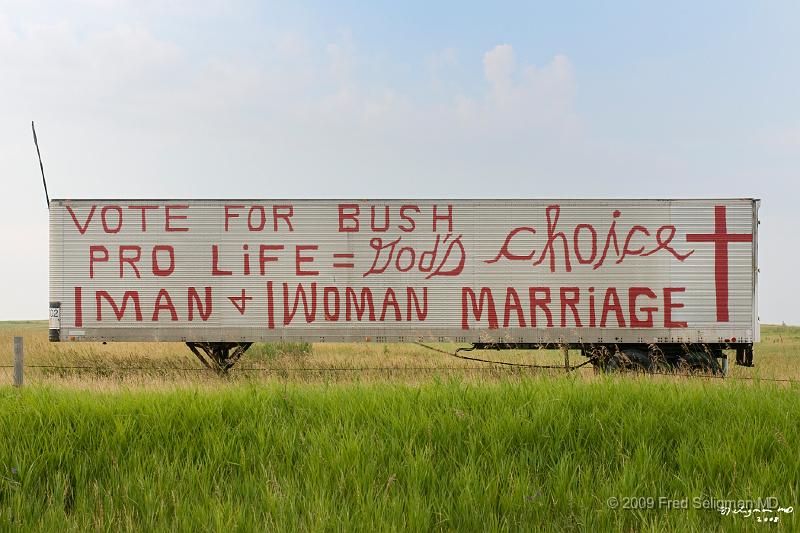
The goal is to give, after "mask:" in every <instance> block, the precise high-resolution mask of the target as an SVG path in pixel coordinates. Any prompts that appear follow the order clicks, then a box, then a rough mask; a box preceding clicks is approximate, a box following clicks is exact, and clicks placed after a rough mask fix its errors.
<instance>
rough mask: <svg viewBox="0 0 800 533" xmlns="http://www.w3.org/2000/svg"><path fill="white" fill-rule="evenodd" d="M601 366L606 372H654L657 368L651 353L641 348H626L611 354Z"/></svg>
mask: <svg viewBox="0 0 800 533" xmlns="http://www.w3.org/2000/svg"><path fill="white" fill-rule="evenodd" d="M599 366H600V369H601V370H603V371H604V372H619V371H634V372H653V371H654V370H655V369H656V368H655V364H654V362H653V358H652V357H651V356H650V353H649V352H648V351H647V350H642V349H639V348H626V349H624V350H622V351H619V352H615V353H612V354H609V356H608V357H606V358H605V359H604V360H603V361H601V362H600V365H599Z"/></svg>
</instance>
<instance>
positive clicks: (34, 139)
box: [31, 120, 50, 209]
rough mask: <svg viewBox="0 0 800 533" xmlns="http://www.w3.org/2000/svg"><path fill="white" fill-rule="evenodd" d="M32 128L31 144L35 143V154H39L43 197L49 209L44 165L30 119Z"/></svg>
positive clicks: (34, 129)
mask: <svg viewBox="0 0 800 533" xmlns="http://www.w3.org/2000/svg"><path fill="white" fill-rule="evenodd" d="M31 129H32V130H33V144H35V145H36V155H37V156H39V169H40V170H41V171H42V184H43V185H44V198H45V200H47V209H50V195H49V194H47V180H45V179H44V165H43V164H42V153H41V152H40V151H39V140H38V139H37V138H36V127H35V126H34V125H33V121H32V120H31Z"/></svg>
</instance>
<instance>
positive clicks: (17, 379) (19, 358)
mask: <svg viewBox="0 0 800 533" xmlns="http://www.w3.org/2000/svg"><path fill="white" fill-rule="evenodd" d="M22 364H23V351H22V337H14V386H15V387H22V378H23V373H22V371H23V366H22Z"/></svg>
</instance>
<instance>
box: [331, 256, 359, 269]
mask: <svg viewBox="0 0 800 533" xmlns="http://www.w3.org/2000/svg"><path fill="white" fill-rule="evenodd" d="M353 256H354V254H352V253H350V252H344V253H335V254H333V260H334V261H336V260H337V259H339V260H346V259H349V261H345V262H339V263H336V262H334V263H333V268H353V267H355V264H354V263H353Z"/></svg>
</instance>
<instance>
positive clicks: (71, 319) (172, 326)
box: [50, 199, 758, 343]
mask: <svg viewBox="0 0 800 533" xmlns="http://www.w3.org/2000/svg"><path fill="white" fill-rule="evenodd" d="M342 204H355V205H357V206H358V210H359V216H358V221H359V231H357V232H343V231H340V227H339V209H340V205H342ZM136 206H153V207H152V208H147V209H146V210H144V213H145V216H146V225H147V227H146V231H142V216H143V215H142V213H143V209H142V208H141V207H136ZM166 206H185V207H171V208H170V213H171V214H172V215H173V217H174V218H173V219H172V220H171V221H170V226H171V228H173V229H174V228H187V229H188V231H166V220H165V214H166ZM225 206H236V207H229V209H228V213H229V214H230V215H233V214H236V215H238V216H236V217H234V216H229V218H228V224H229V227H228V229H227V231H226V228H225V223H226V215H225V213H226V208H225ZM252 206H262V207H263V210H264V213H265V215H266V218H265V223H264V227H263V229H259V228H260V226H261V216H260V213H261V211H260V209H261V208H259V207H256V208H255V209H253V211H252V215H253V216H252V218H250V222H251V224H252V225H253V227H255V228H256V230H257V231H250V230H249V229H248V214H250V213H251V207H252ZM274 206H291V209H292V211H293V213H292V215H291V217H290V221H291V226H292V231H289V228H288V224H287V221H286V218H280V217H278V218H277V219H274V218H273V208H274ZM386 206H388V208H389V214H390V215H389V227H388V230H385V231H381V228H382V226H383V225H384V221H385V220H384V214H385V209H386ZM402 206H406V207H405V208H404V209H403V207H402ZM409 206H411V207H409ZM448 206H451V209H452V228H449V227H448V221H447V220H445V219H443V218H440V219H438V221H437V228H436V231H434V228H433V213H434V208H435V209H436V212H437V214H438V215H439V216H440V217H443V216H446V215H447V213H448ZM373 207H374V208H375V212H376V226H377V230H375V231H373V229H372V228H371V218H372V217H371V211H372V208H373ZM757 209H758V202H757V201H755V200H751V199H724V200H723V199H709V200H551V201H548V200H55V201H53V202H52V203H51V210H50V300H51V302H53V303H56V302H57V303H58V304H59V305H60V338H61V340H165V341H178V340H189V341H244V340H247V341H256V340H276V339H291V340H300V339H303V340H309V341H326V340H330V341H340V340H367V341H380V342H388V341H409V340H416V339H426V340H452V341H459V342H463V341H485V342H489V341H500V340H505V341H508V342H559V341H563V342H572V343H577V342H697V341H702V342H719V341H726V340H733V339H736V340H735V341H734V342H753V341H754V340H757V337H758V319H757V310H756V272H757V265H756V254H755V250H756V230H757ZM401 210H402V211H401ZM352 211H353V210H352V209H347V210H345V212H346V213H351V212H352ZM401 212H402V214H404V215H406V216H405V217H404V218H401ZM119 213H121V214H122V217H121V224H119V223H118V222H119V221H118V219H119ZM277 213H278V214H279V215H280V214H285V213H287V209H286V208H285V207H278V208H277ZM104 214H105V222H106V229H104V226H103V218H104V217H103V215H104ZM548 214H549V219H550V220H549V221H548ZM90 215H91V216H90ZM556 215H557V216H558V220H557V221H556V220H555V217H556ZM184 216H185V217H186V218H180V217H184ZM87 220H88V222H87ZM410 220H413V225H414V229H413V231H404V229H405V230H408V229H410V228H411V225H412V223H411V222H410ZM345 222H346V223H347V224H350V225H352V224H353V223H354V222H353V220H352V219H349V218H346V219H345ZM84 224H87V225H86V229H85V232H84V233H81V229H80V228H82V227H83V226H84ZM275 224H277V227H278V231H275ZM548 224H549V227H548ZM612 224H613V226H614V230H613V232H612ZM118 225H119V230H118V231H116V229H117V226H118ZM521 227H525V228H530V229H523V230H518V231H517V232H516V233H515V234H514V236H513V238H511V239H510V241H509V245H508V247H507V251H508V253H507V254H506V255H505V256H503V255H502V254H501V257H500V258H499V259H498V260H497V261H495V262H491V261H492V260H493V259H495V258H496V257H497V256H498V254H499V252H500V250H501V248H502V247H503V245H504V242H505V241H506V240H507V238H508V236H509V234H510V232H512V231H513V230H515V228H521ZM632 228H636V229H634V230H633V233H632V234H631V231H632ZM671 228H674V234H673V229H671ZM450 229H452V231H449V230H450ZM576 229H577V238H578V248H579V251H576V246H575V244H576V243H575V239H576ZM531 230H533V231H535V233H534V232H533V231H531ZM109 231H116V232H114V233H109ZM593 233H594V234H596V251H595V253H594V257H591V256H592V255H593V254H592V240H593V239H592V235H593ZM610 233H611V234H612V235H616V242H615V240H614V239H613V238H611V237H609V235H610ZM562 234H563V238H562ZM629 234H631V237H630V240H629V242H627V249H628V251H629V253H627V254H625V257H624V258H622V260H621V261H620V258H621V256H622V255H623V250H624V249H625V247H626V241H627V240H628V236H629ZM690 235H699V237H688V236H690ZM730 235H734V237H730ZM437 236H438V238H439V248H438V252H437V254H436V255H435V257H434V256H433V254H431V253H430V251H431V250H433V249H434V245H435V242H436V239H437ZM670 236H671V237H670ZM709 236H713V237H709ZM549 237H553V239H552V242H553V246H552V249H549V248H548V247H547V243H548V240H549ZM445 238H446V240H445ZM377 239H380V240H382V242H383V243H384V244H386V243H388V242H392V241H395V240H397V239H400V240H399V241H398V242H397V244H396V246H395V249H394V254H393V257H392V261H391V262H390V264H389V266H388V267H387V268H386V269H385V271H384V272H382V273H379V274H367V273H368V272H369V271H370V269H371V267H372V266H373V263H374V262H376V251H375V247H376V246H378V241H377ZM659 239H660V241H659ZM454 243H455V244H454ZM451 244H453V248H452V250H451V254H450V257H449V259H448V260H447V261H444V262H443V263H442V261H443V258H444V256H445V254H446V251H447V249H448V248H449V247H450V246H451ZM214 245H216V246H217V247H218V250H219V261H218V267H219V269H220V270H229V271H231V272H232V274H231V275H219V276H215V275H213V274H212V246H214ZM262 245H266V246H269V247H274V246H282V247H283V248H282V249H279V250H274V249H273V248H268V251H267V252H265V253H266V255H267V256H268V257H269V258H270V259H272V258H274V260H270V261H267V262H265V272H264V275H262V274H261V272H260V263H259V249H260V246H262ZM565 245H566V249H565ZM91 246H103V247H105V249H107V250H108V253H109V258H108V260H107V261H100V260H98V261H95V262H94V264H93V270H94V272H93V275H91V276H90V257H91V254H90V247H91ZM120 246H139V247H141V259H140V260H139V261H138V262H137V263H136V264H137V267H138V270H139V276H137V275H136V272H135V271H134V269H133V268H132V266H131V265H130V264H129V263H126V264H122V265H120V261H119V247H120ZM154 246H162V247H167V246H168V247H172V248H173V249H174V256H175V265H174V266H175V268H174V271H172V272H171V273H170V274H169V275H162V276H158V275H154V273H153V268H152V259H151V258H152V249H153V247H154ZM245 246H247V250H244V247H245ZM297 246H301V247H303V246H316V247H317V248H316V249H312V248H301V249H300V251H299V252H298V251H297ZM462 246H463V265H462V267H461V268H457V267H458V265H459V263H460V262H461V259H462V252H461V249H462V248H461V247H462ZM659 246H660V249H659ZM401 249H404V251H403V252H402V255H401V257H400V260H399V263H398V262H397V260H398V253H399V252H400V250H401ZM617 249H618V250H619V252H618V251H617ZM412 250H413V256H414V260H413V263H412ZM604 250H605V253H606V257H605V260H604V261H603V262H602V264H599V263H600V258H601V257H602V255H603V253H604ZM654 250H655V251H654ZM425 252H427V253H425ZM127 253H128V254H129V256H131V255H133V254H134V252H133V249H129V250H128V252H127ZM246 253H247V254H249V262H250V274H249V275H245V273H244V255H245V254H246ZM298 253H299V254H300V256H301V257H307V258H311V259H312V260H311V261H304V262H301V263H300V269H301V271H315V272H318V273H317V274H313V275H298V273H297V268H298V264H297V254H298ZM334 254H352V259H350V258H349V257H348V256H346V255H334ZM531 254H532V257H531V258H530V259H524V257H526V256H528V255H531ZM543 255H544V258H542V256H543ZM686 255H688V256H687V257H685V258H683V256H686ZM168 256H169V254H168V253H167V251H166V248H162V251H161V252H159V254H158V257H159V259H160V264H161V266H162V268H164V267H166V265H167V264H168V263H169V262H168V261H167V259H168ZM678 256H679V257H678ZM95 257H96V258H99V259H102V258H103V254H102V251H100V252H95ZM386 258H388V254H387V251H386V250H385V251H384V252H382V253H381V254H380V257H379V258H378V259H377V265H378V266H382V265H383V263H384V261H385V259H386ZM553 258H554V259H553ZM566 258H568V259H569V263H570V265H569V267H570V268H569V271H567V261H566ZM420 259H422V268H420ZM431 259H432V264H433V268H432V269H428V268H427V267H428V263H429V262H431ZM540 259H541V262H540V263H539V264H534V263H536V262H537V261H539V260H540ZM551 259H553V260H554V263H551ZM590 259H591V260H590ZM725 261H727V265H725V264H724V263H725ZM347 263H352V264H353V267H352V268H349V267H345V266H336V267H335V266H334V264H337V265H338V264H347ZM440 264H441V271H440V273H439V275H433V276H431V275H430V274H431V273H432V272H433V271H435V270H436V267H437V266H438V265H440ZM408 265H411V266H410V267H409V268H408V270H407V271H405V272H402V271H401V270H406V268H407V267H408ZM454 270H457V274H456V275H444V274H445V273H447V272H450V271H454ZM365 274H367V275H365ZM268 282H271V287H272V291H271V302H272V303H271V305H270V296H269V291H268ZM723 282H724V283H723ZM312 283H314V284H315V288H316V308H315V310H314V313H313V316H312V318H313V321H310V320H308V321H307V319H306V316H305V313H304V305H303V302H302V300H301V301H300V302H299V305H298V307H297V312H296V314H295V315H294V317H293V319H292V320H291V322H290V323H288V324H285V322H286V312H285V304H287V302H285V299H284V284H286V290H287V291H288V295H289V299H288V300H289V301H288V308H289V310H290V311H291V310H292V308H293V307H294V304H295V300H296V291H297V287H298V284H300V285H302V287H303V289H304V290H305V293H306V295H307V297H308V302H309V304H311V299H312V298H311V293H312ZM723 285H724V286H723ZM189 287H193V288H195V290H196V291H197V293H198V294H199V298H197V300H200V301H201V302H202V304H203V306H202V307H204V306H205V303H206V301H205V294H206V293H205V290H206V288H207V287H208V288H210V289H209V290H210V291H211V299H212V310H211V311H210V315H209V316H208V317H207V319H206V320H203V319H202V317H201V311H205V309H202V308H201V307H198V305H197V303H196V302H195V304H194V305H193V317H192V320H189V316H188V315H189V308H190V298H189V292H188V291H189ZM348 287H349V288H350V289H351V290H352V292H351V293H350V296H352V295H353V294H355V295H357V296H359V303H360V296H361V294H362V291H363V290H364V289H365V288H366V289H368V290H369V292H370V294H371V295H372V300H373V306H374V320H370V315H369V311H367V312H365V314H364V315H363V316H362V319H361V320H358V318H357V317H356V309H355V308H354V306H353V305H352V304H353V301H352V300H353V299H352V298H350V299H349V300H348V298H347V295H348ZM725 287H726V288H727V294H726V293H725ZM76 288H79V291H80V299H81V303H80V306H78V305H77V302H76ZM482 288H487V289H488V290H489V291H491V296H492V299H493V303H494V308H495V313H496V316H497V324H496V325H497V327H496V328H495V327H493V326H494V324H492V323H490V322H491V321H490V320H489V309H488V307H489V302H488V300H486V299H485V301H484V307H483V310H482V315H481V317H480V319H476V317H475V312H474V308H473V305H472V300H471V299H470V295H471V294H473V293H474V295H475V297H476V300H478V299H479V297H480V295H481V289H482ZM509 288H511V291H509ZM531 288H536V290H537V291H539V292H537V293H535V294H536V295H538V296H539V297H541V296H543V295H544V288H547V289H549V291H550V300H551V301H550V303H549V304H547V305H546V307H547V309H548V310H549V311H550V313H551V316H552V324H548V321H547V317H546V313H545V311H544V309H543V308H542V307H541V306H539V307H536V306H533V309H532V305H531V298H530V295H531ZM632 288H633V290H634V292H636V291H637V290H638V291H639V292H641V293H642V294H641V295H640V296H638V297H637V298H636V299H635V300H633V309H631V298H630V296H631V289H632ZM162 289H165V290H166V293H167V294H168V298H167V297H165V296H164V295H163V294H162V297H161V299H160V303H161V309H160V311H159V312H158V313H157V316H154V311H155V307H156V305H155V304H156V299H157V297H158V294H159V291H161V290H162ZM389 289H391V291H389V294H388V297H387V291H388V290H389ZM609 289H610V290H609ZM409 290H413V291H414V294H416V295H417V297H418V298H419V303H420V305H421V306H424V302H423V301H422V300H423V295H424V291H425V290H427V313H426V314H425V317H424V319H420V317H419V313H417V311H416V307H415V306H414V302H413V301H412V303H411V307H410V308H409V298H408V296H409ZM562 290H565V291H566V292H565V293H564V294H563V295H564V296H565V297H566V298H562ZM648 290H649V291H652V294H651V293H650V292H648ZM99 291H106V292H107V293H108V296H109V298H111V299H112V300H113V301H114V303H115V304H116V305H117V306H120V305H121V303H122V301H123V294H124V293H125V292H126V291H135V294H136V296H137V297H138V300H139V307H140V310H141V320H137V317H136V313H135V306H134V303H133V299H132V298H131V299H129V302H128V307H127V308H126V309H125V313H124V315H123V316H122V317H121V318H120V319H118V318H117V316H116V314H115V312H114V310H113V308H112V305H111V303H109V301H108V299H107V298H106V297H105V296H102V293H100V295H99V296H98V294H99ZM242 291H244V294H245V296H246V297H247V298H250V299H248V300H246V301H245V307H244V311H243V312H241V311H240V309H239V308H240V307H241V302H240V301H239V300H231V299H230V298H236V297H241V296H242ZM665 291H667V292H669V295H670V297H671V299H672V304H673V307H671V309H670V310H669V311H670V314H671V322H672V324H665V322H666V320H665V319H666V316H665V315H666V314H667V313H666V312H665V311H667V310H666V309H665V305H666V302H665V295H666V293H665ZM392 292H393V294H394V296H396V302H397V309H398V310H399V315H400V320H397V313H396V310H395V306H393V305H392V304H393V299H392ZM484 294H486V292H485V293H484ZM337 295H338V305H336V301H337ZM515 295H516V296H517V297H518V300H519V303H518V305H517V302H516V299H515V298H514V296H515ZM614 295H616V296H617V297H618V299H619V307H620V314H621V316H622V319H623V320H622V321H620V320H619V319H618V316H617V309H616V308H615V306H614V304H615V299H614ZM651 295H652V296H654V297H652V298H651ZM576 296H577V298H578V302H577V303H575V304H574V305H575V309H574V311H573V308H572V307H571V306H570V305H568V302H567V304H564V303H563V302H564V301H565V300H566V301H569V300H570V298H575V297H576ZM387 300H388V302H387ZM605 300H608V301H607V302H606V305H605V307H606V311H605V315H606V317H605V322H604V324H603V326H602V327H601V320H602V315H603V314H604V313H603V308H604V301H605ZM98 302H99V306H100V311H101V314H102V320H99V321H98ZM170 303H171V305H172V307H174V310H175V314H176V317H175V318H176V320H173V317H172V310H171V309H170ZM725 303H726V304H727V316H726V315H725V312H724V308H725ZM681 305H682V307H681ZM237 306H238V307H237ZM326 308H327V313H326ZM348 308H349V311H350V312H349V313H348ZM592 308H593V309H594V311H592ZM647 308H654V309H653V310H652V312H649V311H648V310H647ZM409 309H410V310H411V312H410V316H409ZM575 312H577V315H578V318H579V319H580V321H581V325H580V327H578V326H577V325H576V320H575V316H574V315H575ZM382 314H383V315H384V316H383V320H381V315H382ZM534 314H535V315H536V325H535V326H534V325H533V324H532V322H533V315H534ZM562 314H563V315H564V320H562ZM648 314H651V315H652V326H651V325H649V324H646V325H642V324H639V325H638V326H637V325H636V323H635V321H636V320H639V321H640V322H647V320H646V319H647V316H648ZM79 315H80V318H79ZM326 315H327V316H326ZM465 315H466V326H467V328H466V329H465V322H464V317H465ZM270 316H271V317H272V319H271V320H270ZM348 317H349V319H348ZM520 317H521V318H520ZM409 318H410V319H409ZM154 319H155V320H154ZM270 322H272V323H273V324H274V326H273V327H270ZM621 322H624V324H623V323H621ZM632 322H634V323H633V324H632ZM682 323H685V326H683V324H682Z"/></svg>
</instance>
